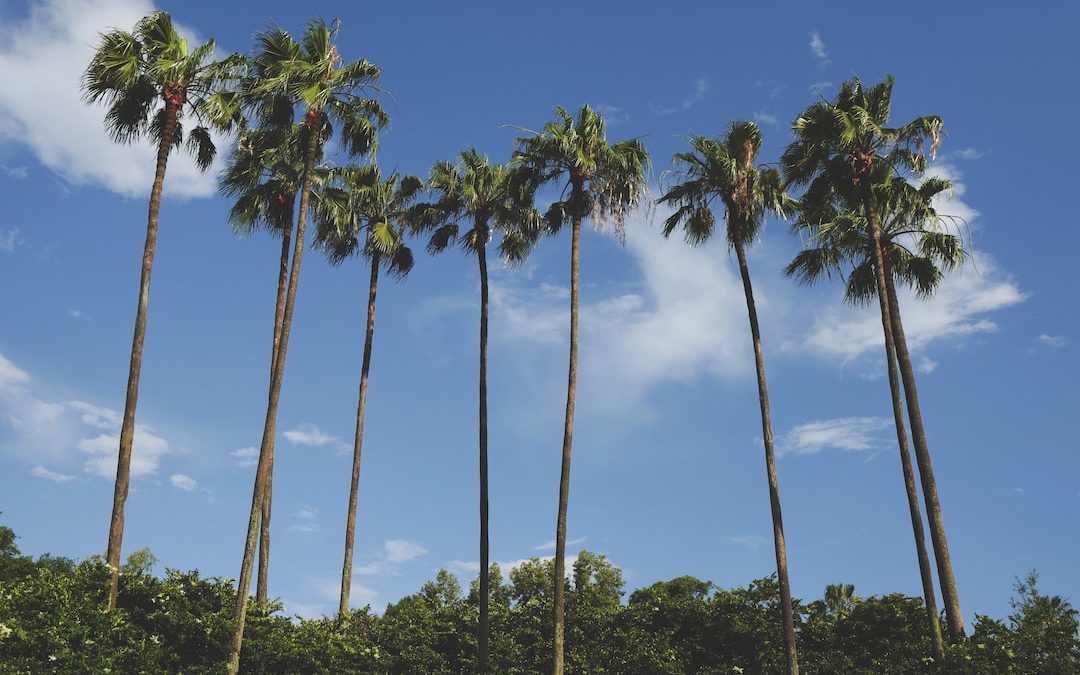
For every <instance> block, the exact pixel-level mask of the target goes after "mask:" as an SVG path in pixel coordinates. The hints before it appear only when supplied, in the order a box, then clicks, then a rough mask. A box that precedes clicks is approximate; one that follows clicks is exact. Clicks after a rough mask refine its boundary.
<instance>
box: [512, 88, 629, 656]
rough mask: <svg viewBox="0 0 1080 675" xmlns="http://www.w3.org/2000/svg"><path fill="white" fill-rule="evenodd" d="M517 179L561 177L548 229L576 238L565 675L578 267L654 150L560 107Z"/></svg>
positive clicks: (559, 543)
mask: <svg viewBox="0 0 1080 675" xmlns="http://www.w3.org/2000/svg"><path fill="white" fill-rule="evenodd" d="M513 161H514V164H515V165H516V168H515V172H516V173H515V175H516V181H520V184H521V185H524V186H526V187H527V189H529V191H532V190H534V189H535V188H537V187H539V186H541V185H544V184H548V183H554V184H558V185H560V186H561V194H560V196H562V197H565V199H562V200H560V201H556V202H554V203H553V204H552V205H551V206H550V207H549V208H548V210H547V212H546V213H545V215H544V218H545V221H546V224H547V228H548V229H549V230H550V231H551V232H553V233H554V232H558V231H559V230H561V229H562V227H563V225H565V224H566V223H567V222H568V221H569V223H570V226H571V239H570V359H569V360H570V366H569V374H568V377H567V386H566V417H565V422H564V425H563V443H562V465H561V468H560V471H559V506H558V515H557V517H556V525H555V578H554V585H555V595H554V602H553V609H552V611H553V615H554V622H555V626H554V628H555V639H554V665H553V672H554V674H555V675H563V672H564V669H565V664H564V660H565V659H564V652H565V635H566V625H565V605H566V589H565V583H564V580H565V578H566V510H567V504H568V500H569V496H570V452H571V449H572V446H573V434H574V403H575V397H576V390H577V353H578V305H579V300H578V299H579V270H580V258H581V223H582V221H583V220H584V219H585V218H591V219H592V222H593V226H594V227H596V228H597V229H603V228H604V227H605V226H606V225H607V224H608V223H610V224H611V225H613V226H614V230H615V233H616V235H617V236H619V237H620V238H621V237H622V234H623V223H624V221H625V219H626V216H627V215H628V214H629V212H630V211H631V210H632V209H633V208H634V207H636V206H637V204H638V202H639V200H640V199H641V196H642V195H643V194H644V192H645V180H646V173H647V171H648V164H649V153H648V151H647V150H646V149H645V146H644V144H643V143H642V142H641V141H640V140H639V139H631V140H628V141H623V142H621V143H615V144H609V143H608V140H607V125H606V123H605V121H604V118H603V116H601V115H600V114H599V113H597V112H596V111H595V110H593V109H592V108H590V107H589V106H587V105H586V106H582V107H581V109H580V110H579V111H578V114H577V118H574V117H573V116H571V115H570V113H568V112H567V111H566V110H565V109H563V108H561V107H559V108H556V109H555V120H553V121H551V122H548V123H547V124H545V125H544V130H543V131H542V132H539V133H533V134H532V135H531V136H526V137H523V138H519V139H518V140H517V150H516V151H515V152H514V160H513Z"/></svg>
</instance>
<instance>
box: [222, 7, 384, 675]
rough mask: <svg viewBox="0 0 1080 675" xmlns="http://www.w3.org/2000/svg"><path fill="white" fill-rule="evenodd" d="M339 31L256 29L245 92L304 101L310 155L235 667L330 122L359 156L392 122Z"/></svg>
mask: <svg viewBox="0 0 1080 675" xmlns="http://www.w3.org/2000/svg"><path fill="white" fill-rule="evenodd" d="M334 37H335V31H334V30H331V28H330V27H329V26H327V25H326V23H325V22H323V21H322V20H320V19H313V20H312V21H310V22H309V23H308V26H307V29H306V30H305V32H304V35H303V37H302V38H301V40H300V41H299V42H297V41H296V40H294V39H293V37H292V36H291V35H289V34H288V33H287V32H285V31H284V30H282V29H280V28H271V29H269V30H267V31H265V32H263V33H259V34H258V35H256V36H255V40H256V45H257V53H256V54H255V56H254V57H253V58H252V59H251V68H250V73H249V75H248V77H247V78H246V80H245V82H244V83H243V90H242V92H241V98H242V102H243V104H244V106H245V107H246V108H247V109H248V110H249V111H250V113H251V114H252V116H253V117H254V118H255V119H257V120H258V122H259V123H260V124H261V125H264V126H282V127H291V126H292V125H293V124H294V123H295V122H296V120H295V118H294V111H295V110H296V108H297V107H299V108H300V111H301V113H302V128H301V130H300V148H301V152H302V155H303V158H304V162H303V173H302V175H301V180H300V191H299V197H300V202H299V210H298V213H297V220H296V238H295V241H294V243H293V252H292V262H291V263H290V269H289V283H288V288H287V290H286V294H285V306H284V309H283V310H282V322H281V332H280V335H279V341H278V346H277V353H276V355H275V357H274V358H273V359H272V368H271V378H270V392H269V396H268V400H267V406H266V420H265V422H264V425H263V435H262V442H261V444H260V447H259V463H258V468H257V469H256V472H255V485H254V487H253V489H252V495H251V513H250V516H249V518H248V528H247V536H246V539H245V541H244V555H243V560H242V562H241V566H240V578H239V581H238V584H237V592H236V604H235V606H234V609H233V618H234V621H235V625H234V629H233V630H234V632H233V638H232V644H231V649H230V653H229V661H228V664H227V669H228V672H229V673H230V674H234V673H236V672H237V671H238V670H239V669H240V649H241V646H242V644H243V639H244V621H245V619H246V617H247V604H248V603H247V600H248V589H249V587H250V585H251V568H252V564H253V561H254V557H255V546H256V541H257V538H258V534H259V522H260V520H261V516H262V508H263V504H264V500H265V495H266V484H267V482H268V476H269V468H270V463H269V461H270V454H271V450H270V448H271V446H272V444H273V439H274V436H275V433H276V427H277V408H278V401H279V399H280V397H281V382H282V378H283V376H284V373H285V355H286V354H287V352H288V347H289V331H290V328H291V326H292V316H293V310H294V307H295V304H296V287H297V284H298V283H299V280H300V266H301V262H302V260H303V254H304V243H305V241H304V239H305V234H306V232H307V219H308V209H309V205H310V201H311V194H312V185H313V183H314V181H315V173H316V172H315V168H316V163H317V161H318V159H319V157H320V156H321V153H322V148H323V145H324V143H325V142H326V141H327V139H329V138H330V137H331V135H332V134H333V132H334V127H333V126H332V125H331V122H333V123H336V125H337V132H338V138H339V140H340V142H341V145H342V148H343V149H344V150H345V151H346V152H347V153H348V154H350V155H353V156H362V155H366V154H369V153H371V152H373V151H374V149H375V147H376V142H377V133H378V130H379V129H380V128H381V127H383V126H385V125H386V124H387V122H388V118H387V116H386V113H384V112H383V110H382V108H381V107H380V106H379V104H378V102H376V101H375V100H373V99H367V98H363V97H362V96H361V95H360V94H362V93H363V92H364V91H366V90H368V89H370V88H372V87H374V86H375V83H376V82H377V81H378V77H379V68H378V67H376V66H375V65H373V64H371V63H369V62H368V61H365V60H358V61H353V62H351V63H344V62H343V61H342V59H341V57H340V55H339V54H338V50H337V46H336V45H335V43H334Z"/></svg>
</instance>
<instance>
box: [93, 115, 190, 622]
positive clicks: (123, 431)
mask: <svg viewBox="0 0 1080 675" xmlns="http://www.w3.org/2000/svg"><path fill="white" fill-rule="evenodd" d="M179 119H180V108H178V107H176V106H175V105H172V104H168V103H166V105H165V128H164V129H163V130H162V134H161V140H160V141H159V142H158V152H157V168H156V169H155V170H154V185H153V188H152V189H151V190H150V210H149V213H148V215H147V218H146V243H145V244H144V245H143V257H142V275H141V276H140V278H139V303H138V305H137V307H136V310H135V335H134V338H133V339H132V341H131V363H130V365H129V366H128V381H127V396H126V398H125V399H124V420H123V423H122V424H121V426H120V452H119V455H118V457H117V461H116V484H115V485H114V487H113V505H112V517H111V518H110V520H109V544H108V548H107V549H106V554H105V560H106V561H107V562H108V563H109V569H110V570H111V572H110V574H109V582H108V586H109V599H108V603H107V608H108V609H113V608H114V607H116V596H117V593H118V592H119V590H120V545H121V542H122V540H123V538H124V502H126V501H127V496H128V486H129V485H130V483H131V448H132V444H133V443H134V440H135V407H136V405H138V402H139V375H140V373H141V372H142V353H143V341H144V340H145V338H146V314H147V310H148V307H149V305H150V273H151V271H152V270H153V267H154V252H155V250H156V249H157V232H158V213H159V212H160V211H161V192H162V188H163V187H164V185H165V166H166V164H167V163H168V161H169V151H170V150H171V149H172V146H173V136H175V135H176V126H177V123H178V121H179Z"/></svg>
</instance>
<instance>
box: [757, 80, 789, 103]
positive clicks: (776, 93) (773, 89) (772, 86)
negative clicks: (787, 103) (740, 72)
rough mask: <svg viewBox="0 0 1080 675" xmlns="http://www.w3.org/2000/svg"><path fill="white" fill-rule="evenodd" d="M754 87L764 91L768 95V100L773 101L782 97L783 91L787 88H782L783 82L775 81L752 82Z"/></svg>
mask: <svg viewBox="0 0 1080 675" xmlns="http://www.w3.org/2000/svg"><path fill="white" fill-rule="evenodd" d="M754 86H755V87H757V88H760V89H765V90H766V91H767V92H768V93H769V98H770V99H771V100H773V101H775V100H777V99H779V98H780V97H781V96H783V95H784V89H786V88H787V87H785V86H784V83H783V82H779V81H777V80H758V81H757V82H754Z"/></svg>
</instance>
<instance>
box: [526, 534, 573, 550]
mask: <svg viewBox="0 0 1080 675" xmlns="http://www.w3.org/2000/svg"><path fill="white" fill-rule="evenodd" d="M585 539H586V538H585V537H578V538H577V539H571V540H569V541H567V542H566V545H567V546H577V545H578V544H584V543H585ZM532 550H534V551H554V550H555V540H554V539H549V540H548V541H545V542H544V543H543V544H540V545H539V546H533V547H532Z"/></svg>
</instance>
